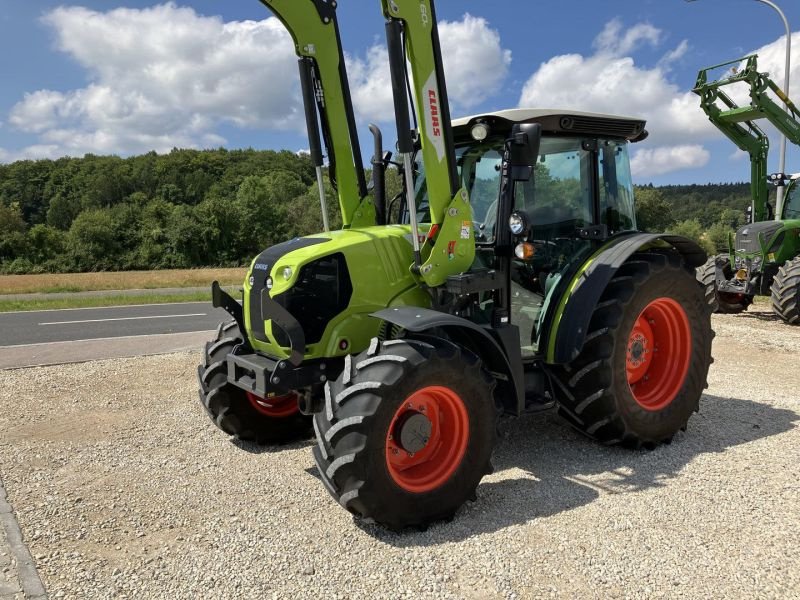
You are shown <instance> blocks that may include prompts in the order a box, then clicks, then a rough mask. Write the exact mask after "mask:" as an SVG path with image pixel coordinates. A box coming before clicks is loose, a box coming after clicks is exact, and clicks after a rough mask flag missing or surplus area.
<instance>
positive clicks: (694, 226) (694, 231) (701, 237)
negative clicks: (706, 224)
mask: <svg viewBox="0 0 800 600" xmlns="http://www.w3.org/2000/svg"><path fill="white" fill-rule="evenodd" d="M668 231H669V233H674V234H675V235H682V236H684V237H687V238H689V239H690V240H694V241H695V242H697V243H698V244H700V246H701V247H702V248H703V250H705V251H706V252H707V253H709V254H714V246H713V245H712V244H711V242H710V241H709V240H708V238H706V236H705V231H704V230H703V226H702V225H701V224H700V221H698V220H697V219H690V220H687V221H681V222H680V223H676V224H675V225H674V226H672V227H671V228H670V229H669V230H668Z"/></svg>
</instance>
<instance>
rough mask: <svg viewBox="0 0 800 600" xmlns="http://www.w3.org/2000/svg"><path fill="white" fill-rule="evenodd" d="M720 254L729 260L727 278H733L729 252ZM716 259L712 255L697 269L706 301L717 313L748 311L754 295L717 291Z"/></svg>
mask: <svg viewBox="0 0 800 600" xmlns="http://www.w3.org/2000/svg"><path fill="white" fill-rule="evenodd" d="M720 256H724V257H725V258H726V259H727V261H728V264H727V266H726V267H725V270H724V273H725V277H726V278H727V279H731V278H732V277H733V268H732V267H731V260H730V258H729V257H728V255H727V254H720ZM715 261H716V257H714V256H712V257H711V258H709V259H708V260H707V261H706V263H705V264H704V265H703V266H701V267H698V269H697V280H698V281H699V282H700V284H701V285H702V286H703V289H704V290H705V298H706V303H707V304H708V305H709V306H710V307H711V309H712V310H713V312H715V313H722V314H727V315H735V314H739V313H742V312H744V311H746V310H747V309H748V308H749V307H750V305H751V304H752V303H753V297H752V296H747V295H745V294H731V293H728V292H721V293H720V292H717V267H716V262H715Z"/></svg>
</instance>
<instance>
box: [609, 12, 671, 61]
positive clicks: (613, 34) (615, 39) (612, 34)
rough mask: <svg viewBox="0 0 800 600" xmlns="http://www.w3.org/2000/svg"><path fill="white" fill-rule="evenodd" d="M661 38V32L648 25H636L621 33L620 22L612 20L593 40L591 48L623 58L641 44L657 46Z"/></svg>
mask: <svg viewBox="0 0 800 600" xmlns="http://www.w3.org/2000/svg"><path fill="white" fill-rule="evenodd" d="M661 37H662V33H661V30H660V29H657V28H656V27H653V26H652V25H650V24H649V23H638V24H636V25H634V26H633V27H631V28H630V29H628V30H627V31H624V32H623V25H622V21H621V20H620V19H612V20H611V21H609V22H608V23H606V26H605V27H604V28H603V31H601V32H600V35H598V36H597V37H596V38H595V40H594V44H593V46H594V48H595V49H596V50H597V51H598V52H599V53H603V54H610V55H613V56H625V55H626V54H629V53H630V52H633V51H634V50H635V49H636V48H638V47H639V46H640V45H641V44H642V42H647V43H648V44H650V45H651V46H653V47H655V46H658V44H659V43H660V42H661Z"/></svg>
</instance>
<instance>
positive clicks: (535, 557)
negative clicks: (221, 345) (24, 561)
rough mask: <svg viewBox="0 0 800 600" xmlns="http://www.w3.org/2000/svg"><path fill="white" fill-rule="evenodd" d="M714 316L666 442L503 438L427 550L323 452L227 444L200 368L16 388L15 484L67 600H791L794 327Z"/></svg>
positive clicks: (797, 527) (797, 574)
mask: <svg viewBox="0 0 800 600" xmlns="http://www.w3.org/2000/svg"><path fill="white" fill-rule="evenodd" d="M714 320H715V326H716V329H717V331H718V337H717V339H716V341H715V352H714V353H715V355H716V357H717V362H716V364H715V365H714V367H713V369H712V373H711V377H710V384H711V385H710V388H709V390H708V392H707V394H706V395H705V396H704V398H703V400H702V403H701V413H700V414H699V415H697V416H695V417H694V418H693V419H692V420H691V422H690V424H689V430H688V432H687V433H685V434H679V435H678V436H677V437H676V438H675V440H674V442H673V443H672V444H671V445H669V446H665V447H662V448H659V449H657V450H655V451H652V452H647V451H641V452H631V451H626V450H621V449H615V448H603V447H599V446H597V445H596V444H594V443H592V442H591V441H587V440H585V439H583V438H582V437H580V436H579V435H577V434H575V433H573V431H572V430H570V429H569V428H568V427H566V426H565V425H564V424H563V423H562V422H561V421H559V420H558V419H557V418H556V417H555V415H546V416H541V415H540V416H529V417H525V418H522V419H518V420H509V421H508V422H506V423H505V424H504V426H503V436H502V439H501V442H500V444H499V446H498V448H497V451H496V455H495V461H494V462H495V465H496V467H497V471H496V472H495V474H493V475H492V476H490V477H487V478H486V479H484V482H483V484H482V485H481V486H480V488H479V490H478V500H477V502H475V503H471V504H468V505H467V506H466V507H465V508H464V509H463V510H462V511H460V512H459V514H458V516H457V517H456V519H455V520H454V521H453V522H452V523H449V524H440V525H437V526H434V527H432V528H430V529H429V530H428V531H426V532H410V533H405V534H401V535H398V534H392V533H388V532H386V531H384V530H382V529H380V528H376V527H374V526H369V525H364V524H360V523H357V522H354V520H353V518H352V517H351V516H350V515H349V514H348V513H346V512H345V511H343V510H342V509H341V508H340V507H339V506H338V505H336V504H334V502H333V500H332V499H331V498H330V497H329V496H328V495H327V493H326V492H325V490H324V489H323V487H322V484H321V483H320V482H319V481H318V480H317V478H316V472H315V469H314V467H313V459H312V457H311V452H310V442H307V443H300V444H296V445H294V446H290V447H288V448H285V449H282V450H277V449H259V448H256V447H253V446H249V445H244V446H240V445H236V444H234V443H232V442H231V441H229V440H228V439H227V438H226V437H225V436H223V435H222V434H221V433H220V432H219V431H217V430H216V429H214V427H213V426H212V424H211V423H210V422H209V421H208V418H207V417H206V415H205V414H204V412H203V410H202V408H201V406H200V404H199V402H198V401H197V393H196V390H195V364H196V362H197V360H198V357H197V356H196V355H194V354H189V353H182V354H172V355H168V356H159V357H146V358H133V359H119V360H109V361H103V362H94V363H87V364H83V365H70V366H61V367H44V368H38V369H24V370H15V371H0V477H2V480H3V482H4V484H5V487H6V491H7V493H8V498H9V502H10V503H11V504H12V506H13V507H14V510H15V512H16V515H17V519H18V521H19V523H20V526H21V529H22V531H23V534H24V536H25V539H26V541H27V542H28V545H29V547H30V550H31V554H32V555H33V557H34V560H35V561H36V565H37V567H38V569H39V573H40V575H41V578H42V580H43V582H44V584H45V586H46V587H47V590H48V592H49V594H50V596H51V598H61V597H66V598H81V599H83V598H87V599H92V598H108V597H116V598H128V597H130V598H133V597H137V598H204V599H205V598H233V597H244V598H292V599H297V598H384V597H385V598H406V597H408V598H495V597H498V598H536V597H558V598H578V597H579V598H603V599H605V598H660V597H664V598H666V597H669V598H692V599H694V598H710V597H714V598H755V597H758V598H797V597H798V596H800V559H798V556H800V483H798V482H799V481H800V429H798V425H799V424H800V399H798V380H799V378H798V376H797V373H798V371H797V369H798V358H799V357H800V328H790V327H788V326H786V325H783V324H781V323H778V322H777V321H775V319H774V318H772V317H771V315H770V314H769V313H767V312H764V311H763V309H761V308H759V307H757V308H756V310H755V311H754V312H753V313H752V314H747V315H741V316H719V317H715V318H714ZM1 565H2V561H0V566H1Z"/></svg>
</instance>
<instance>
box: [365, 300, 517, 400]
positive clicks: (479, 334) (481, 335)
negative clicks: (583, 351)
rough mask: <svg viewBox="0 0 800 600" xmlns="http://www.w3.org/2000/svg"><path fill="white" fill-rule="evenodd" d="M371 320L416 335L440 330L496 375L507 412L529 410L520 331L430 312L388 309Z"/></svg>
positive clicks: (509, 326) (429, 310) (410, 308)
mask: <svg viewBox="0 0 800 600" xmlns="http://www.w3.org/2000/svg"><path fill="white" fill-rule="evenodd" d="M371 316H373V317H375V318H377V319H381V320H382V321H386V322H388V323H391V324H392V325H397V326H399V327H402V328H403V329H405V330H406V331H410V332H412V333H425V332H431V330H434V329H439V330H441V331H443V332H444V333H445V335H447V337H448V338H449V339H450V340H451V341H453V342H455V343H456V344H459V345H461V346H463V347H465V348H467V349H469V350H470V351H471V352H473V353H475V354H476V355H478V356H479V357H480V358H481V360H482V361H483V364H484V365H485V366H486V368H487V369H488V370H489V371H491V372H492V374H493V376H494V378H495V379H496V380H497V385H498V388H499V389H500V397H501V399H502V401H503V406H504V409H505V410H506V411H507V412H508V413H510V414H515V415H518V414H520V412H521V411H522V409H523V408H524V406H525V381H524V379H525V374H524V370H523V366H522V356H521V350H520V343H519V329H518V328H517V327H516V326H515V325H508V326H505V327H503V328H501V329H492V328H488V327H481V326H480V325H476V324H475V323H473V322H472V321H468V320H466V319H463V318H461V317H457V316H455V315H450V314H447V313H443V312H439V311H436V310H431V309H428V308H414V307H400V308H387V309H385V310H381V311H379V312H376V313H373V314H372V315H371Z"/></svg>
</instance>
